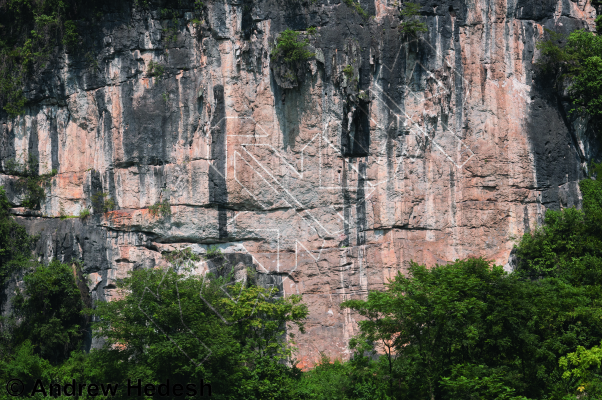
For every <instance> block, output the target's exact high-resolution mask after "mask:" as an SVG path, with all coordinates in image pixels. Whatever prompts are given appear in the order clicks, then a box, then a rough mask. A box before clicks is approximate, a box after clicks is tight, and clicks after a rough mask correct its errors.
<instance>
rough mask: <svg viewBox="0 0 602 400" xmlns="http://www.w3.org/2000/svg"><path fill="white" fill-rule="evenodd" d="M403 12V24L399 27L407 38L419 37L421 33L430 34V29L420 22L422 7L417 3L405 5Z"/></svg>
mask: <svg viewBox="0 0 602 400" xmlns="http://www.w3.org/2000/svg"><path fill="white" fill-rule="evenodd" d="M403 6H404V7H403V10H401V14H400V15H401V18H402V22H401V24H400V25H399V28H400V29H401V32H402V33H403V34H405V35H407V36H414V37H416V36H418V33H420V32H428V28H427V26H426V24H425V23H424V22H420V20H419V19H418V16H419V15H420V5H419V4H416V3H404V5H403Z"/></svg>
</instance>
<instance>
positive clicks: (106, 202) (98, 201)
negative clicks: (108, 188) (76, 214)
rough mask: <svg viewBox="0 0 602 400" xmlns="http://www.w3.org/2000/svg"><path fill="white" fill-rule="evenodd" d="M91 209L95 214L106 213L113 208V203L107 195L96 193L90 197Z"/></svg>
mask: <svg viewBox="0 0 602 400" xmlns="http://www.w3.org/2000/svg"><path fill="white" fill-rule="evenodd" d="M92 207H94V211H95V212H99V211H100V212H108V211H111V210H113V209H114V208H115V202H114V201H113V199H112V198H111V197H110V196H109V194H108V193H105V192H98V193H96V194H95V195H94V196H92Z"/></svg>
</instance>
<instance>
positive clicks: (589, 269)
mask: <svg viewBox="0 0 602 400" xmlns="http://www.w3.org/2000/svg"><path fill="white" fill-rule="evenodd" d="M579 187H580V189H581V193H582V195H583V210H577V209H574V208H569V209H566V210H563V211H553V210H548V211H547V212H546V215H545V220H544V225H543V226H542V227H541V228H538V229H536V230H534V231H533V232H531V233H526V234H525V235H524V236H523V238H522V240H521V242H520V244H519V245H518V246H517V247H516V256H517V262H518V265H517V272H518V273H520V274H522V275H524V276H527V277H529V278H532V279H535V278H540V277H557V278H561V279H563V280H565V281H567V282H569V283H571V284H574V285H602V254H601V253H600V249H601V248H602V181H596V180H591V179H585V180H583V181H581V182H580V183H579Z"/></svg>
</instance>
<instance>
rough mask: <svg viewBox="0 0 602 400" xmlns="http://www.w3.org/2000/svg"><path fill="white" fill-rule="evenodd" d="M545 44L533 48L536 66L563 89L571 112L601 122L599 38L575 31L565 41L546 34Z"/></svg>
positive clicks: (601, 43) (601, 46)
mask: <svg viewBox="0 0 602 400" xmlns="http://www.w3.org/2000/svg"><path fill="white" fill-rule="evenodd" d="M546 33H547V36H548V38H547V40H543V41H541V42H539V43H538V44H537V48H538V49H539V50H540V51H541V59H540V60H539V61H538V63H537V65H538V66H539V67H540V68H541V70H542V71H543V72H544V73H549V74H551V75H552V77H553V78H552V79H553V80H554V83H555V86H556V87H557V88H559V89H562V88H564V87H566V88H567V90H568V93H569V95H570V98H571V101H572V103H573V109H572V110H571V111H583V112H585V113H586V114H588V115H590V116H592V117H594V118H596V119H598V120H600V119H602V36H597V35H595V34H594V33H592V32H588V31H585V30H577V31H574V32H572V33H571V34H570V35H569V36H568V38H565V37H563V36H562V35H560V34H557V33H555V32H552V31H549V30H546Z"/></svg>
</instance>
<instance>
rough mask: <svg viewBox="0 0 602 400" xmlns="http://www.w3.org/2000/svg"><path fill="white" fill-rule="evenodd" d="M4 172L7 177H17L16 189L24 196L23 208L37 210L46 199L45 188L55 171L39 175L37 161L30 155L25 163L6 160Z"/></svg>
mask: <svg viewBox="0 0 602 400" xmlns="http://www.w3.org/2000/svg"><path fill="white" fill-rule="evenodd" d="M6 170H7V172H8V174H9V175H15V176H18V177H19V179H18V180H17V189H19V190H22V191H23V192H24V194H25V197H24V199H23V202H22V204H23V207H26V208H33V209H37V208H40V203H41V202H42V201H43V200H44V199H45V198H46V187H47V186H48V184H49V183H50V180H51V178H52V177H53V176H55V175H56V174H57V170H55V169H53V170H52V171H50V172H49V173H46V174H42V175H40V173H39V165H38V159H37V158H36V157H34V156H32V155H31V154H30V155H29V157H28V159H27V162H25V163H20V162H18V161H16V160H14V159H11V160H7V162H6Z"/></svg>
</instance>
